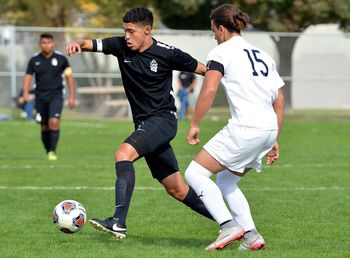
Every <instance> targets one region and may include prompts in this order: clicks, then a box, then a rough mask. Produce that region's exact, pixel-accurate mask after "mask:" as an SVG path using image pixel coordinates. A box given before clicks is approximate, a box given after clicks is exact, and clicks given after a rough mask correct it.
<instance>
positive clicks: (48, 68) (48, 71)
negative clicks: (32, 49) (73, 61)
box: [26, 51, 69, 100]
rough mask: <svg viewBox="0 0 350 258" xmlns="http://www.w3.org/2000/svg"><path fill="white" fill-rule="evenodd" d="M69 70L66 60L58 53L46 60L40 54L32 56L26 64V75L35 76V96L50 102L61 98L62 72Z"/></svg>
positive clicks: (55, 52)
mask: <svg viewBox="0 0 350 258" xmlns="http://www.w3.org/2000/svg"><path fill="white" fill-rule="evenodd" d="M67 68H69V63H68V60H67V58H66V57H65V56H64V55H63V54H61V53H60V52H58V51H54V53H53V54H52V55H51V56H50V57H49V58H46V57H45V56H44V55H43V54H42V53H38V54H36V55H34V56H33V57H32V58H31V59H30V60H29V63H28V67H27V71H26V74H30V75H33V74H34V75H35V84H36V87H35V96H36V98H39V99H44V100H50V99H51V98H53V97H56V96H62V90H63V87H64V85H63V78H62V74H63V72H64V71H65V70H66V69H67Z"/></svg>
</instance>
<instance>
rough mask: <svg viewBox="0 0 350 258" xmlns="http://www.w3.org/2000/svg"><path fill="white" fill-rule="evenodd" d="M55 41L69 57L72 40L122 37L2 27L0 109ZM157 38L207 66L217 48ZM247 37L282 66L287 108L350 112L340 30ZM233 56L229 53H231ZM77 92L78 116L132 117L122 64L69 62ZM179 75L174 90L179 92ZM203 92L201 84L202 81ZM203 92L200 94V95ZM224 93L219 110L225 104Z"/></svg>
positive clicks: (349, 76) (180, 37) (194, 39)
mask: <svg viewBox="0 0 350 258" xmlns="http://www.w3.org/2000/svg"><path fill="white" fill-rule="evenodd" d="M43 32H49V33H52V34H53V35H54V38H55V44H56V50H58V51H61V52H64V49H65V44H66V42H68V41H69V40H71V39H73V38H103V37H108V36H114V35H123V31H122V30H118V29H84V28H36V27H12V26H5V27H0V108H1V109H8V110H12V112H11V114H12V116H15V114H16V112H15V110H16V103H15V98H16V96H17V95H18V94H19V92H20V89H21V87H22V79H23V75H24V73H25V70H26V66H27V63H28V61H29V59H30V57H31V56H33V54H34V53H36V52H38V51H40V50H39V47H38V43H39V36H40V34H41V33H43ZM153 35H154V37H155V38H156V39H157V40H159V41H162V42H164V43H167V44H169V45H173V46H175V47H178V48H180V49H182V50H184V51H186V52H188V53H190V54H191V55H192V56H194V57H195V58H197V59H198V60H200V61H202V62H205V58H206V55H207V53H208V52H209V51H210V50H211V49H212V48H213V47H215V46H216V41H215V40H214V37H213V34H212V32H210V31H178V30H158V31H157V30H156V31H154V32H153ZM243 36H244V37H245V38H246V39H247V40H248V41H250V42H252V43H253V44H255V45H257V46H258V47H260V48H262V49H264V50H266V51H267V52H268V53H270V54H271V55H272V57H273V58H274V59H275V60H276V62H277V64H278V66H279V72H280V75H281V76H282V77H283V79H284V80H285V82H286V87H284V91H285V95H286V105H287V108H288V109H292V108H334V109H338V108H350V101H349V100H350V73H349V72H348V71H347V70H348V67H350V53H349V51H348V49H350V38H349V35H348V34H346V33H343V32H341V31H339V30H338V29H337V26H336V25H320V26H312V27H310V28H308V29H307V30H306V31H305V32H303V33H268V32H253V31H251V32H245V33H244V34H243ZM228 54H229V53H228ZM69 62H70V64H71V66H72V69H73V72H74V79H75V84H76V88H77V98H78V107H77V113H78V114H81V115H86V114H90V115H94V116H95V117H99V116H100V117H125V116H128V115H130V114H129V109H128V104H127V101H126V100H125V94H124V92H123V87H122V82H121V78H120V72H119V68H118V65H117V60H116V58H114V57H113V56H105V55H103V54H100V53H82V54H80V55H75V56H73V57H71V58H69ZM176 76H177V73H176V72H174V81H173V82H174V83H173V86H174V90H175V91H176V88H177V80H176ZM198 79H199V80H197V81H199V83H198V86H200V85H201V78H198ZM199 89H200V87H197V88H196V94H198V93H199ZM224 98H225V97H224V93H223V91H221V92H219V94H218V96H217V98H216V102H215V105H223V104H222V103H225V102H226V101H225V100H224Z"/></svg>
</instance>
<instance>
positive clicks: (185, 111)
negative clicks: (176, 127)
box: [177, 72, 196, 121]
mask: <svg viewBox="0 0 350 258" xmlns="http://www.w3.org/2000/svg"><path fill="white" fill-rule="evenodd" d="M178 81H179V88H178V93H177V96H178V97H179V99H180V103H181V106H180V112H179V120H180V121H181V120H184V119H185V116H186V117H188V116H189V114H190V111H191V112H192V109H193V106H194V102H195V100H194V94H193V90H194V86H195V84H196V76H195V75H194V74H193V73H189V72H181V73H180V74H179V78H178Z"/></svg>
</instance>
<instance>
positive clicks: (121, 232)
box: [89, 217, 126, 240]
mask: <svg viewBox="0 0 350 258" xmlns="http://www.w3.org/2000/svg"><path fill="white" fill-rule="evenodd" d="M89 221H90V224H91V226H93V227H94V228H96V229H97V230H99V231H102V232H107V233H110V234H112V235H114V236H115V238H116V239H117V240H120V239H123V238H125V237H126V227H122V226H121V225H120V223H119V219H118V218H113V217H109V218H107V219H104V220H102V219H90V220H89Z"/></svg>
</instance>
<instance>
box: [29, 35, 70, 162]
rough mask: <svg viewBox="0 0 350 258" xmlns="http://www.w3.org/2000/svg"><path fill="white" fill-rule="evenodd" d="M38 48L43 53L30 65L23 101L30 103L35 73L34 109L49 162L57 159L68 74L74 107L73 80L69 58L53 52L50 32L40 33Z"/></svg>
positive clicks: (32, 60) (30, 62) (36, 55)
mask: <svg viewBox="0 0 350 258" xmlns="http://www.w3.org/2000/svg"><path fill="white" fill-rule="evenodd" d="M39 46H40V48H41V52H40V53H38V54H35V55H34V56H33V57H32V58H31V59H30V60H29V63H28V67H27V71H26V74H25V76H24V79H23V101H24V102H28V101H29V90H30V88H31V84H32V79H33V74H34V75H35V84H36V87H35V89H34V94H35V108H36V110H37V116H39V117H40V121H38V122H40V124H41V140H42V142H43V144H44V147H45V149H46V152H47V155H48V156H47V157H48V159H49V160H57V155H56V147H57V143H58V139H59V133H60V130H59V125H60V117H61V112H62V108H63V87H64V85H63V79H62V74H64V75H65V77H66V81H67V84H68V89H69V100H68V103H69V107H70V108H73V107H74V106H75V99H74V80H73V76H72V69H71V67H70V66H69V63H68V60H67V58H66V57H65V56H64V55H63V54H62V53H60V52H58V51H55V50H54V46H55V44H54V39H53V36H52V35H51V34H49V33H44V34H41V36H40V41H39Z"/></svg>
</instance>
